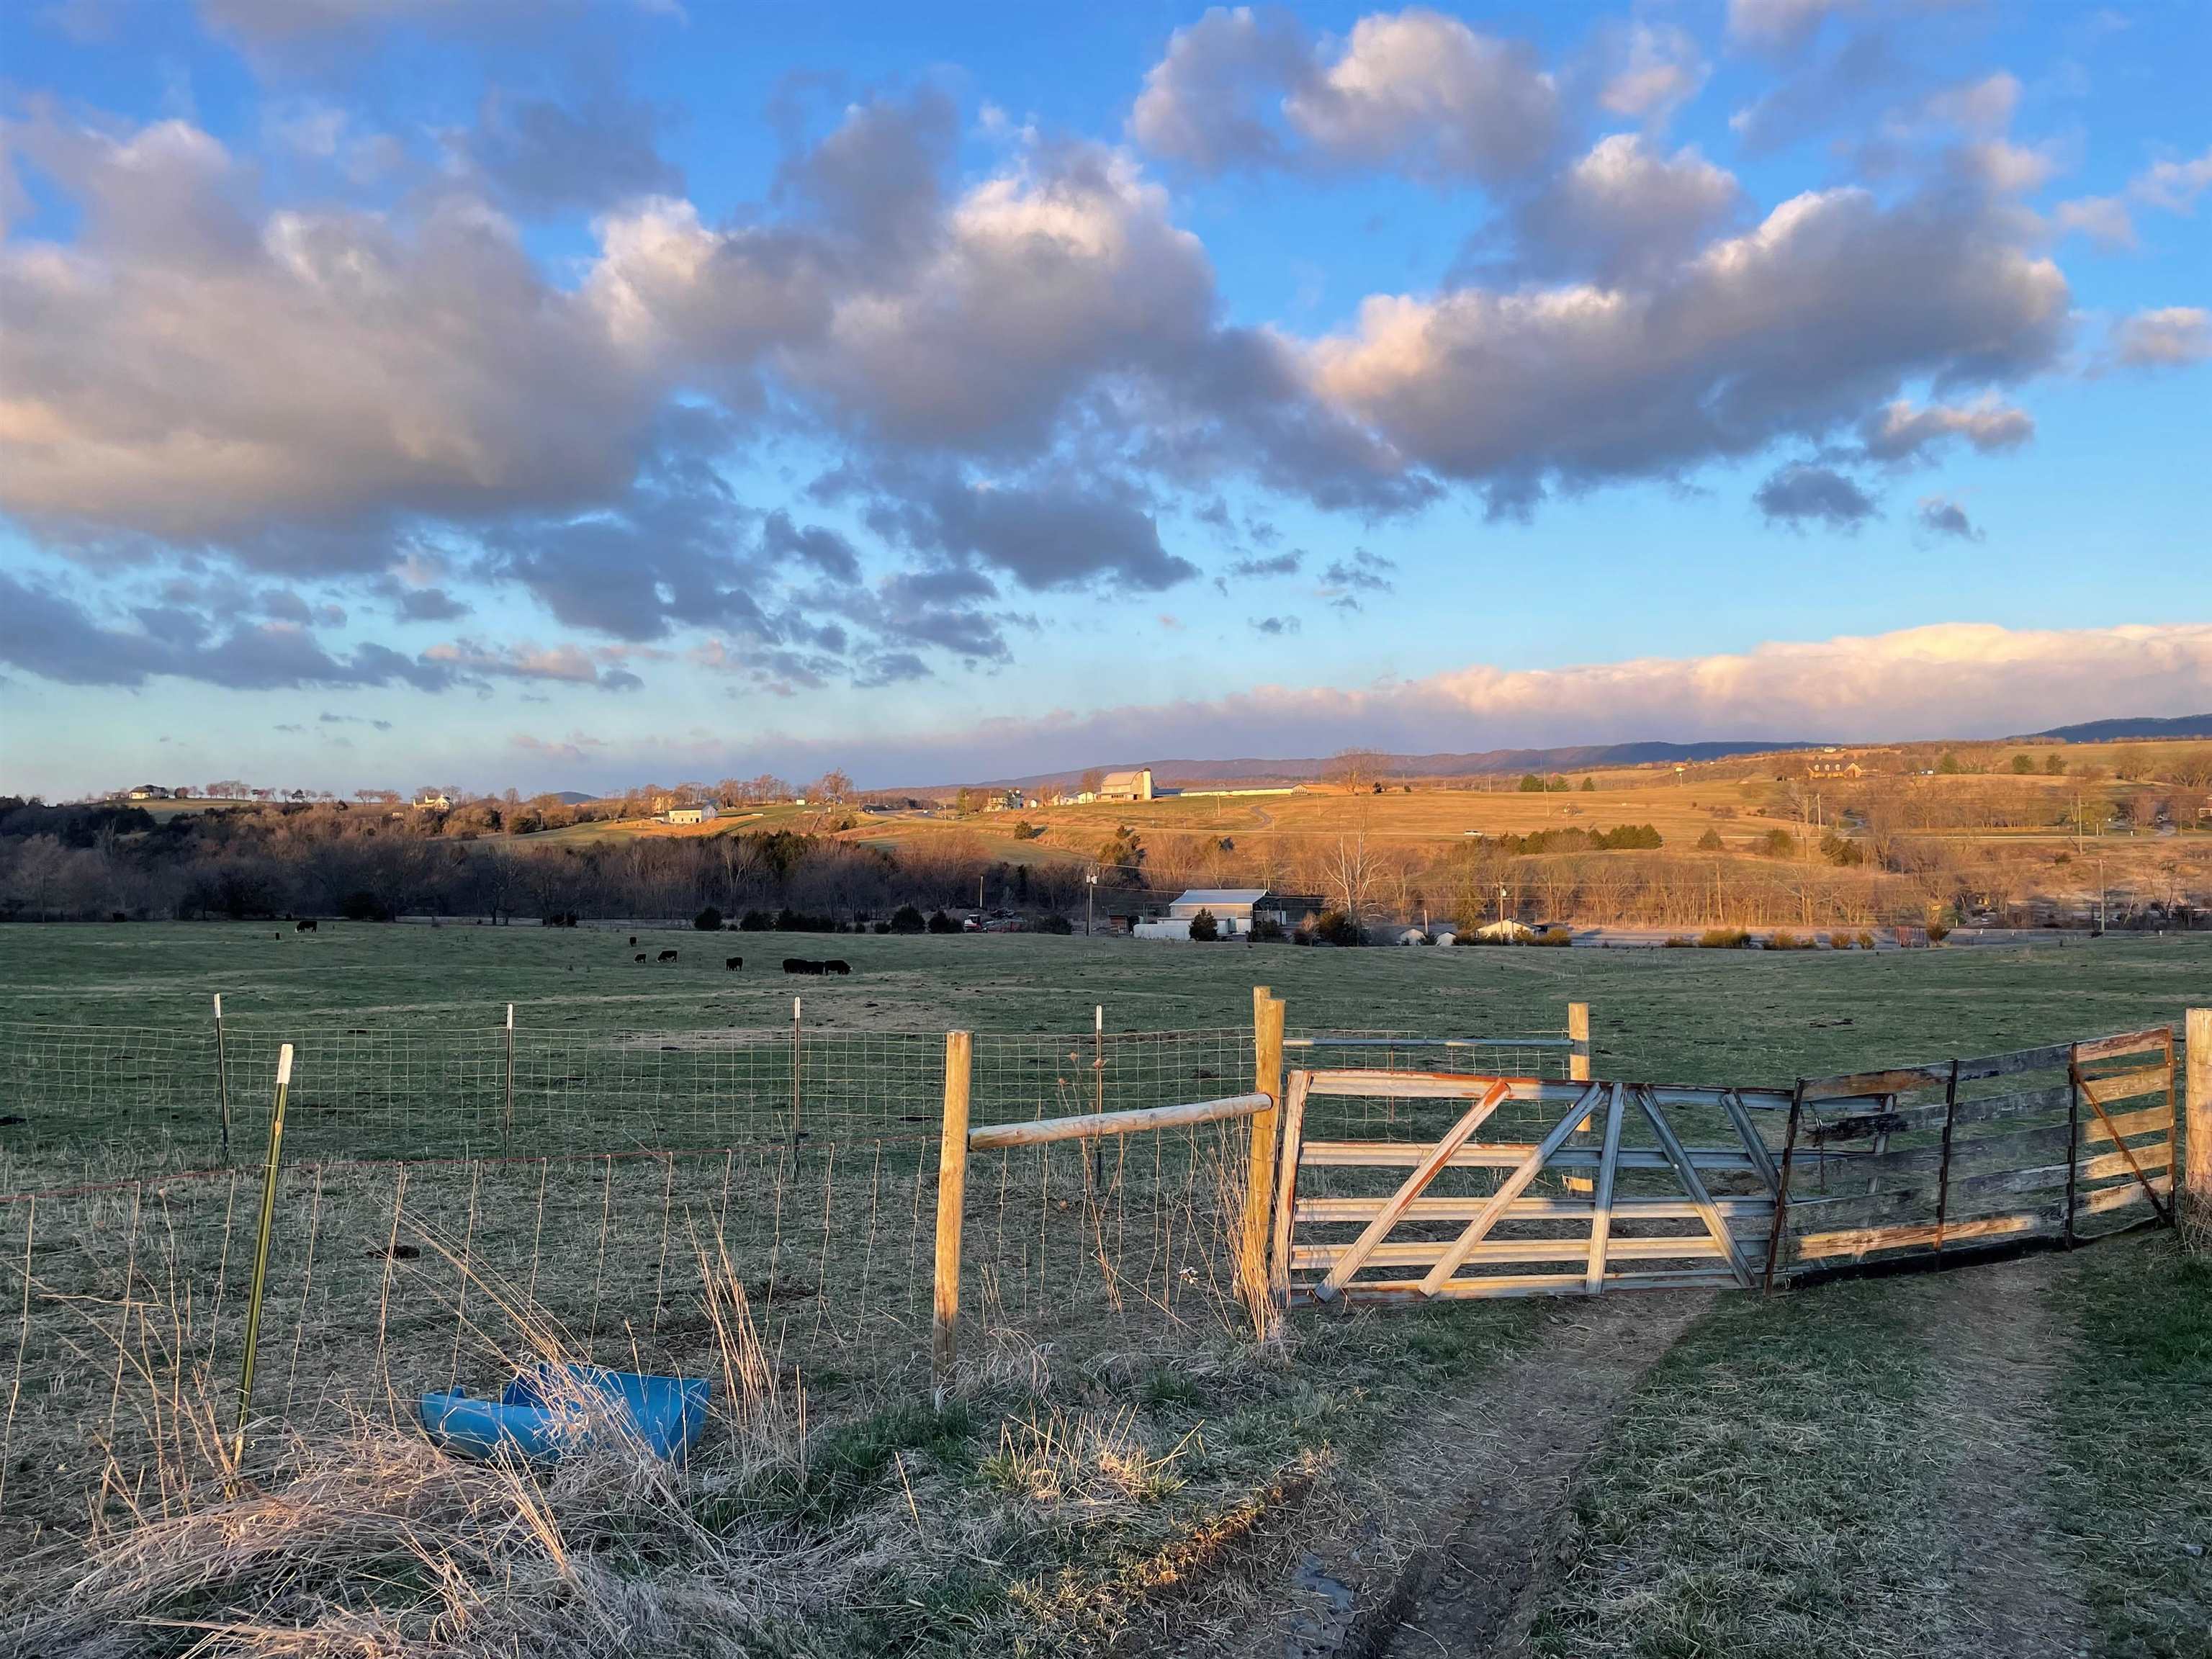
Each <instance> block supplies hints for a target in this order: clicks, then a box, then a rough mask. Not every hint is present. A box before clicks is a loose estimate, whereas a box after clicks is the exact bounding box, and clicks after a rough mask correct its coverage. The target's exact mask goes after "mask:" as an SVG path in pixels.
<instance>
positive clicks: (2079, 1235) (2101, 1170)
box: [1770, 1025, 2178, 1279]
mask: <svg viewBox="0 0 2212 1659" xmlns="http://www.w3.org/2000/svg"><path fill="white" fill-rule="evenodd" d="M2174 1049H2175V1044H2174V1041H2173V1033H2172V1030H2169V1029H2168V1028H2166V1027H2165V1026H2162V1025H2158V1026H2152V1027H2150V1028H2149V1029H2148V1030H2140V1031H2125V1032H2121V1033H2119V1034H2118V1035H2116V1036H2105V1037H2098V1038H2094V1039H2092V1040H2089V1041H2086V1042H2070V1043H2069V1042H2060V1043H2051V1044H2047V1045H2045V1046H2044V1047H2041V1048H2021V1049H2015V1050H2014V1051H2012V1052H2010V1053H2008V1054H1985V1055H1982V1056H1979V1057H1978V1058H1973V1059H1966V1060H1948V1061H1943V1062H1939V1063H1937V1064H1935V1065H1930V1066H1900V1067H1897V1068H1894V1069H1892V1070H1888V1071H1879V1072H1859V1073H1851V1074H1849V1075H1846V1076H1843V1077H1832V1078H1819V1079H1806V1080H1804V1081H1802V1082H1800V1083H1799V1084H1798V1085H1797V1087H1796V1090H1795V1091H1794V1092H1793V1097H1792V1105H1791V1110H1790V1125H1789V1128H1788V1130H1787V1132H1786V1134H1785V1137H1784V1146H1783V1151H1782V1158H1781V1162H1782V1188H1783V1202H1782V1203H1781V1205H1780V1206H1778V1208H1777V1210H1776V1212H1775V1215H1774V1220H1773V1238H1772V1248H1771V1256H1770V1260H1771V1273H1770V1279H1771V1277H1777V1276H1780V1277H1788V1276H1800V1277H1802V1276H1803V1275H1805V1274H1807V1273H1823V1272H1828V1271H1832V1270H1834V1269H1837V1268H1838V1267H1857V1266H1861V1265H1863V1264H1867V1263H1870V1262H1892V1261H1906V1260H1909V1259H1910V1258H1911V1257H1914V1256H1918V1255H1942V1254H1944V1253H1946V1252H1950V1253H1956V1252H1957V1251H1958V1250H1959V1249H1960V1248H1961V1247H1965V1248H1967V1249H1991V1248H2001V1249H2009V1248H2016V1247H2019V1246H2021V1245H2031V1244H2034V1243H2039V1242H2053V1243H2061V1244H2064V1245H2069V1246H2070V1245H2072V1244H2075V1243H2080V1242H2081V1241H2083V1240H2086V1239H2090V1238H2097V1237H2104V1236H2105V1235H2106V1234H2107V1233H2112V1232H2118V1231H2124V1230H2125V1229H2128V1228H2130V1227H2134V1226H2137V1225H2142V1224H2144V1223H2160V1224H2170V1223H2171V1222H2172V1219H2173V1174H2174V1158H2175V1146H2174V1141H2175V1133H2174V1129H2175V1121H2176V1118H2177V1116H2178V1102H2177V1099H2176V1090H2175V1072H2176V1066H2175V1053H2174Z"/></svg>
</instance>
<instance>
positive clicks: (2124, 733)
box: [2033, 714, 2212, 743]
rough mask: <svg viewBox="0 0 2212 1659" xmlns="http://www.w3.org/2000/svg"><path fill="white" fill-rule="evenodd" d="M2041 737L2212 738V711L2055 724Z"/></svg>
mask: <svg viewBox="0 0 2212 1659" xmlns="http://www.w3.org/2000/svg"><path fill="white" fill-rule="evenodd" d="M2033 735H2035V736H2036V737H2039V738H2057V739H2058V740H2059V741H2060V742H2062V743H2114V742H2118V740H2120V739H2122V738H2212V714H2175V715H2172V716H2171V717H2170V718H2167V719H2164V720H2161V719H2159V718H2157V717H2156V716H2154V715H2148V714H2145V715H2140V716H2137V717H2136V718H2133V719H2123V720H2083V721H2082V722H2081V724H2080V725H2078V726H2052V727H2051V729H2050V730H2049V731H2048V732H2036V733H2034V734H2033Z"/></svg>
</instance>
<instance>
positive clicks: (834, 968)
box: [822, 957, 853, 974]
mask: <svg viewBox="0 0 2212 1659" xmlns="http://www.w3.org/2000/svg"><path fill="white" fill-rule="evenodd" d="M822 971H823V973H825V974H849V973H851V972H852V971H853V964H852V963H849V962H843V961H840V960H839V959H838V958H837V957H831V958H830V959H829V961H827V962H825V963H823V964H822Z"/></svg>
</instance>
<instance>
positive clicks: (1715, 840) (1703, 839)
mask: <svg viewBox="0 0 2212 1659" xmlns="http://www.w3.org/2000/svg"><path fill="white" fill-rule="evenodd" d="M1723 845H1724V843H1723V842H1722V840H1721V832H1720V831H1719V830H1717V829H1708V830H1706V831H1705V834H1704V835H1702V836H1699V837H1698V850H1699V852H1700V853H1717V852H1719V851H1720V850H1721V848H1722V847H1723Z"/></svg>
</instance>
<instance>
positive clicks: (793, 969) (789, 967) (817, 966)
mask: <svg viewBox="0 0 2212 1659" xmlns="http://www.w3.org/2000/svg"><path fill="white" fill-rule="evenodd" d="M783 971H784V972H785V973H787V974H818V973H820V972H821V971H822V964H821V963H818V962H810V961H808V960H807V959H806V958H805V957H785V958H784V959H783Z"/></svg>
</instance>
